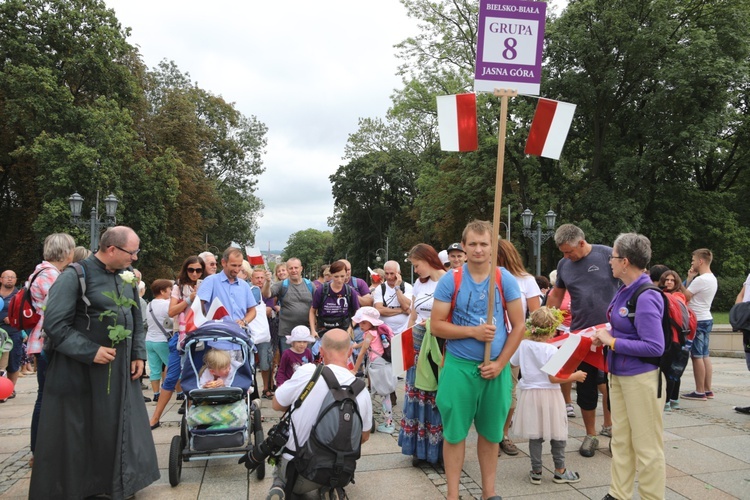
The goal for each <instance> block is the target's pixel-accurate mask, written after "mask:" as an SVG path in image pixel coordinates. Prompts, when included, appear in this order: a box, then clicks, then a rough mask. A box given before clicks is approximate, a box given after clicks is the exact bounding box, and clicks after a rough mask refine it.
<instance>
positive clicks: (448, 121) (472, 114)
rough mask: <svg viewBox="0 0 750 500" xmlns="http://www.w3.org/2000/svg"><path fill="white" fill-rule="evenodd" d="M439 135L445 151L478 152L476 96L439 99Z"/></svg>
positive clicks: (459, 95)
mask: <svg viewBox="0 0 750 500" xmlns="http://www.w3.org/2000/svg"><path fill="white" fill-rule="evenodd" d="M437 112H438V133H439V135H440V149H442V150H443V151H461V152H464V151H476V150H477V147H478V144H479V140H478V138H477V96H476V94H458V95H442V96H438V97H437Z"/></svg>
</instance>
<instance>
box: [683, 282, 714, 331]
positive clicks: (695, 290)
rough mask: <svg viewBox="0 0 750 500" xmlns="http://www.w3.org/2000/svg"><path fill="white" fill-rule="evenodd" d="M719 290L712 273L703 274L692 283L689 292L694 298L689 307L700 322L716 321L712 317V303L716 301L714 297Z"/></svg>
mask: <svg viewBox="0 0 750 500" xmlns="http://www.w3.org/2000/svg"><path fill="white" fill-rule="evenodd" d="M718 288H719V283H718V282H717V281H716V276H714V275H713V274H712V273H706V274H701V275H700V276H697V277H696V278H695V279H693V281H691V282H690V285H689V286H688V291H689V292H690V293H692V294H693V297H692V298H691V299H690V302H689V303H688V305H689V306H690V309H692V310H693V312H694V313H695V317H696V319H697V320H698V321H707V320H712V319H714V318H713V316H711V302H713V301H714V295H716V290H717V289H718Z"/></svg>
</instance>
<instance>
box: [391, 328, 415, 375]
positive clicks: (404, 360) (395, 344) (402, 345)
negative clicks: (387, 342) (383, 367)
mask: <svg viewBox="0 0 750 500" xmlns="http://www.w3.org/2000/svg"><path fill="white" fill-rule="evenodd" d="M415 364H416V353H415V352H414V338H413V336H412V329H411V328H407V329H406V330H404V331H403V332H401V333H399V334H398V335H394V336H393V338H392V339H391V366H392V368H393V374H394V375H395V376H397V377H400V376H401V375H402V374H403V373H404V372H405V371H406V370H408V369H409V368H411V367H412V366H414V365H415Z"/></svg>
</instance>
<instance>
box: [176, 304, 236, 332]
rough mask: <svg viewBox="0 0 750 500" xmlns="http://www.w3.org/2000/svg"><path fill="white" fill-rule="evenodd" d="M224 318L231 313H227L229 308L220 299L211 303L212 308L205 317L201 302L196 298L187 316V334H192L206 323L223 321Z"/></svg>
mask: <svg viewBox="0 0 750 500" xmlns="http://www.w3.org/2000/svg"><path fill="white" fill-rule="evenodd" d="M224 316H229V311H227V308H226V307H224V304H222V303H221V301H220V300H219V298H218V297H217V298H215V299H214V300H213V302H211V307H210V308H209V309H208V313H206V314H205V315H204V314H203V307H202V306H201V300H200V299H199V298H198V297H196V298H195V300H194V301H193V305H192V306H190V309H189V310H188V312H187V315H186V316H185V332H186V333H189V332H192V331H193V330H196V329H198V328H199V327H200V326H201V325H203V323H205V322H206V321H209V320H216V319H221V318H223V317H224Z"/></svg>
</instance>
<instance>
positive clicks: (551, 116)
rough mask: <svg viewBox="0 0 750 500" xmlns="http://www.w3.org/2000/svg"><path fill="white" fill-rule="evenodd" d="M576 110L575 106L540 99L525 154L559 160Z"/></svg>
mask: <svg viewBox="0 0 750 500" xmlns="http://www.w3.org/2000/svg"><path fill="white" fill-rule="evenodd" d="M575 110H576V105H575V104H570V103H567V102H560V101H552V100H550V99H539V104H537V106H536V112H535V113H534V119H533V120H532V121H531V130H529V138H528V140H527V141H526V150H525V153H526V154H530V155H536V156H544V157H545V158H552V159H553V160H559V159H560V153H562V148H563V146H564V145H565V139H566V138H567V137H568V130H570V124H571V123H572V122H573V114H574V113H575Z"/></svg>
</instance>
